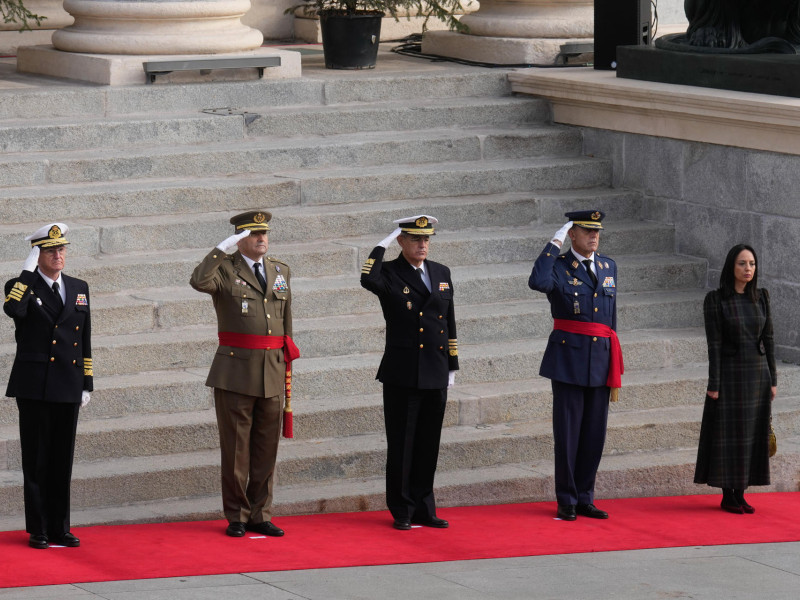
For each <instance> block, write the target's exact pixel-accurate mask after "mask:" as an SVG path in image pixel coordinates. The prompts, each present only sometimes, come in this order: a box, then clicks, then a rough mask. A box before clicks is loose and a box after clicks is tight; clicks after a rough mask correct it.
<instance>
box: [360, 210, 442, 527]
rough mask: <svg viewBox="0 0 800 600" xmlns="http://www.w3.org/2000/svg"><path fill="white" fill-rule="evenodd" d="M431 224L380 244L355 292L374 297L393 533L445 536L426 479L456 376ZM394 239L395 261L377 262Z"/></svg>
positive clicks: (417, 221) (424, 219)
mask: <svg viewBox="0 0 800 600" xmlns="http://www.w3.org/2000/svg"><path fill="white" fill-rule="evenodd" d="M437 222H438V221H437V220H436V219H435V218H434V217H430V216H428V215H417V216H415V217H407V218H404V219H398V220H397V221H395V223H396V224H398V225H399V227H398V228H397V229H395V231H394V232H393V233H392V234H391V235H390V236H388V237H387V238H386V239H384V240H383V241H381V242H380V243H379V244H378V245H377V246H375V248H374V249H373V250H372V252H371V253H370V255H369V258H368V259H367V262H366V263H364V266H363V267H362V269H361V285H362V287H364V288H366V289H368V290H369V291H371V292H372V293H374V294H375V295H377V296H378V298H379V299H380V302H381V309H382V310H383V316H384V318H385V319H386V347H385V350H384V354H383V359H382V360H381V365H380V367H379V368H378V376H377V379H379V380H380V381H381V383H383V411H384V419H385V422H386V442H387V446H388V448H387V457H386V504H387V506H388V508H389V511H390V512H391V513H392V517H393V518H394V527H395V529H401V530H407V529H411V523H418V524H420V525H425V526H427V527H437V528H440V529H442V528H445V527H447V526H448V523H447V521H445V520H444V519H440V518H438V517H437V516H436V502H435V499H434V495H433V479H434V474H435V473H436V463H437V461H438V458H439V440H440V437H441V432H442V421H443V420H444V411H445V404H446V402H447V388H448V387H450V386H452V385H453V381H454V377H455V372H456V370H458V343H457V338H456V319H455V311H454V308H453V282H452V280H451V279H450V269H448V268H447V267H446V266H444V265H442V264H439V263H436V262H433V261H430V260H427V256H428V247H429V243H430V236H432V235H434V230H433V226H434V225H435V224H436V223H437ZM395 238H397V242H398V244H400V248H401V253H400V255H399V256H398V257H397V258H395V259H394V260H389V261H386V262H383V257H384V254H385V253H386V249H387V248H388V246H389V244H390V243H392V241H393V240H394V239H395Z"/></svg>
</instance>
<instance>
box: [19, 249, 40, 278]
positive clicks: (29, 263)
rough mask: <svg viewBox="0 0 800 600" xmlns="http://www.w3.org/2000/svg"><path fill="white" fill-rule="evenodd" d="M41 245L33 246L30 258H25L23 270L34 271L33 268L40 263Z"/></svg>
mask: <svg viewBox="0 0 800 600" xmlns="http://www.w3.org/2000/svg"><path fill="white" fill-rule="evenodd" d="M40 252H41V250H39V246H34V247H33V248H31V253H30V254H28V258H26V259H25V264H24V265H22V270H23V271H30V272H31V273H33V270H34V269H35V268H36V265H38V264H39V253H40Z"/></svg>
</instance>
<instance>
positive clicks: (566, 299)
mask: <svg viewBox="0 0 800 600" xmlns="http://www.w3.org/2000/svg"><path fill="white" fill-rule="evenodd" d="M603 216H604V214H603V213H602V212H601V211H596V210H589V211H578V212H571V213H567V214H566V217H567V218H568V219H569V222H568V223H567V224H566V225H564V226H563V227H562V228H561V229H559V230H558V231H557V232H556V235H555V236H554V237H553V240H552V241H551V242H550V243H549V244H547V246H546V247H545V248H544V250H543V251H542V253H541V254H540V255H539V258H537V259H536V262H535V263H534V265H533V271H532V272H531V276H530V279H529V280H528V285H529V286H530V287H531V289H534V290H538V291H540V292H544V293H545V294H547V299H548V300H549V301H550V311H551V314H552V315H553V332H552V333H551V334H550V338H549V340H548V342H547V349H546V350H545V354H544V357H543V358H542V365H541V368H540V370H539V374H540V375H541V376H543V377H547V378H549V379H550V380H551V382H552V387H553V439H554V443H555V487H556V499H557V500H558V511H557V516H558V517H559V518H561V519H563V520H565V521H574V520H575V519H576V518H577V515H582V516H585V517H591V518H594V519H607V518H608V513H606V512H605V511H602V510H600V509H598V508H596V507H595V505H594V483H595V478H596V476H597V468H598V466H599V465H600V458H601V456H602V454H603V446H604V444H605V439H606V425H607V422H608V402H609V395H610V394H611V396H612V398H613V399H616V393H617V389H618V388H619V387H620V383H621V382H620V376H621V374H622V370H623V365H622V353H621V352H620V349H619V340H618V339H617V334H616V329H617V265H616V263H615V262H614V261H613V260H612V259H610V258H609V257H608V256H605V255H602V254H598V253H597V247H598V244H599V241H600V230H601V229H602V228H603V225H602V220H603ZM567 235H569V237H570V241H571V243H572V247H571V248H570V250H569V251H568V252H566V253H564V254H559V252H560V251H561V245H562V244H563V242H564V240H565V239H566V236H567Z"/></svg>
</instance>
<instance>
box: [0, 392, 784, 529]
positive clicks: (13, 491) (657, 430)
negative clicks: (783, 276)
mask: <svg viewBox="0 0 800 600" xmlns="http://www.w3.org/2000/svg"><path fill="white" fill-rule="evenodd" d="M701 413H702V407H700V406H693V407H672V408H663V409H652V410H649V411H638V412H627V413H621V414H616V413H615V412H614V411H613V410H612V412H611V414H610V416H609V427H608V439H607V442H606V450H605V455H606V456H609V457H612V456H615V455H618V454H620V455H626V454H630V453H633V452H638V451H640V450H641V449H643V448H658V449H659V454H660V455H661V456H662V457H664V455H665V453H666V451H667V450H668V449H680V448H696V445H697V439H698V436H699V429H700V417H701ZM774 414H775V417H774V418H775V420H776V422H779V423H781V424H782V425H781V426H777V425H776V433H777V435H778V436H779V437H781V438H782V436H786V437H787V438H788V437H789V436H790V435H791V433H789V432H794V431H796V430H797V426H798V425H800V397H789V398H783V399H782V402H781V404H780V405H778V406H776V407H775V409H774ZM784 427H785V429H783V428H784ZM665 444H666V445H665ZM787 445H789V444H787ZM551 456H552V429H551V425H550V424H549V423H547V422H545V421H540V422H532V423H515V424H503V425H493V426H485V427H481V428H476V427H462V426H456V427H448V428H446V429H444V430H443V431H442V444H441V452H440V457H439V468H438V472H439V473H440V474H444V473H447V472H453V471H463V470H466V469H475V468H486V467H493V466H496V465H504V464H509V463H511V464H514V463H526V462H529V461H542V462H543V463H544V462H545V461H548V460H550V459H551ZM218 461H219V456H218V451H217V450H215V449H210V450H200V451H194V452H186V453H181V454H170V455H158V456H146V457H142V456H137V457H125V458H117V459H111V460H106V461H102V462H86V463H77V464H76V465H75V467H74V471H73V483H72V488H73V492H72V502H73V505H74V506H76V507H91V506H104V505H113V504H122V503H126V502H141V501H147V500H154V499H156V498H174V497H182V496H196V495H202V494H209V493H213V492H215V491H216V490H217V489H218V486H219V475H218ZM384 463H385V437H384V435H383V434H382V433H376V434H368V435H362V436H353V437H348V438H335V439H328V440H320V441H318V442H317V443H302V442H301V443H291V442H286V441H284V443H283V444H282V445H281V451H280V453H279V459H278V473H279V479H280V482H282V484H281V483H280V482H279V486H280V485H286V486H292V485H297V486H299V485H318V484H320V483H323V484H324V483H331V482H335V481H337V480H342V479H344V480H350V479H362V478H372V477H375V476H376V475H379V474H380V473H381V472H382V471H383V465H384ZM601 468H602V467H601ZM20 480H21V472H19V471H11V470H4V471H0V499H2V500H3V501H0V507H3V508H0V511H2V514H5V515H11V514H15V513H19V512H21V508H22V500H21V498H22V490H21V481H20Z"/></svg>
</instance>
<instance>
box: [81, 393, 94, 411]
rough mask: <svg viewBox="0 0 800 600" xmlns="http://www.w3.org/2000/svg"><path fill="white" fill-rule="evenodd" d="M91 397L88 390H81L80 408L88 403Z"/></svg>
mask: <svg viewBox="0 0 800 600" xmlns="http://www.w3.org/2000/svg"><path fill="white" fill-rule="evenodd" d="M91 399H92V398H91V396H89V392H87V391H86V390H83V392H81V408H83V407H84V406H86V405H87V404H89V400H91Z"/></svg>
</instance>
